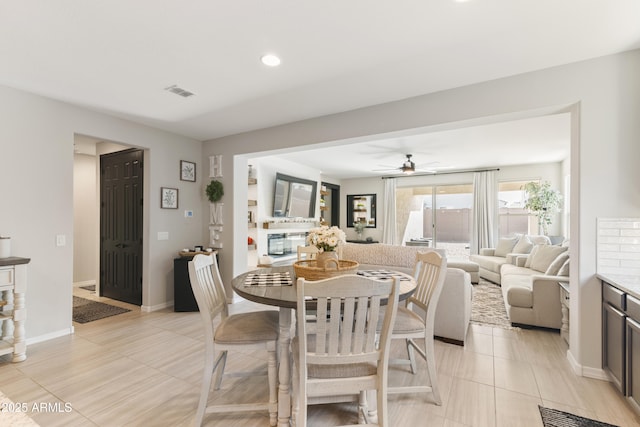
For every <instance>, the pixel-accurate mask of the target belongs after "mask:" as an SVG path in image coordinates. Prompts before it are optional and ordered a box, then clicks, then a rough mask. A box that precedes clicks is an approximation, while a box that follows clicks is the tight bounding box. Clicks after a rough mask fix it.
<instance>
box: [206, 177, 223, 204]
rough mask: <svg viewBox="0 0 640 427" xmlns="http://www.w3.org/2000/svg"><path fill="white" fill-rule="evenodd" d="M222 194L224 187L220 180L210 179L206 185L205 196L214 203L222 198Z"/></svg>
mask: <svg viewBox="0 0 640 427" xmlns="http://www.w3.org/2000/svg"><path fill="white" fill-rule="evenodd" d="M222 196H224V188H223V187H222V182H220V181H216V180H215V179H214V180H212V181H211V182H210V183H209V185H207V198H208V199H209V201H210V202H212V203H215V202H217V201H218V200H220V199H222Z"/></svg>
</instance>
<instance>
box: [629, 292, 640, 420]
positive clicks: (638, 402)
mask: <svg viewBox="0 0 640 427" xmlns="http://www.w3.org/2000/svg"><path fill="white" fill-rule="evenodd" d="M626 338H627V354H626V356H627V364H626V370H627V375H626V380H627V384H626V389H627V397H628V400H629V402H631V403H632V404H633V406H634V407H635V409H636V411H640V300H639V299H637V298H634V297H633V296H631V295H627V336H626Z"/></svg>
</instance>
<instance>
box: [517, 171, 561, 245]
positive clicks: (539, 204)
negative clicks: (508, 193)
mask: <svg viewBox="0 0 640 427" xmlns="http://www.w3.org/2000/svg"><path fill="white" fill-rule="evenodd" d="M523 189H524V191H525V192H526V193H527V200H526V201H525V203H524V207H525V208H527V209H528V210H529V212H531V213H533V214H535V215H537V216H538V225H539V226H540V227H541V228H542V232H543V234H544V235H547V230H548V227H549V225H551V223H552V222H553V217H554V215H555V214H556V213H557V212H558V211H559V210H560V203H561V202H562V195H561V194H560V192H559V191H558V190H554V189H552V188H551V183H549V181H544V182H542V183H540V182H536V181H532V182H528V183H526V184H525V185H524V187H523Z"/></svg>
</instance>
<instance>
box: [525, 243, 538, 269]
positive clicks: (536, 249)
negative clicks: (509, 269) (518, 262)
mask: <svg viewBox="0 0 640 427" xmlns="http://www.w3.org/2000/svg"><path fill="white" fill-rule="evenodd" d="M540 246H541V245H535V246H534V247H533V249H531V252H529V256H528V257H527V260H526V261H525V262H524V266H525V268H531V261H533V257H535V256H536V252H538V249H539V248H540Z"/></svg>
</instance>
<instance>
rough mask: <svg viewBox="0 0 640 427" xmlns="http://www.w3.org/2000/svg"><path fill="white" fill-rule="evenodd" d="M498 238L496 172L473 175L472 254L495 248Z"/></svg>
mask: <svg viewBox="0 0 640 427" xmlns="http://www.w3.org/2000/svg"><path fill="white" fill-rule="evenodd" d="M497 236H498V182H497V180H496V173H495V171H486V172H476V173H474V175H473V227H472V229H471V248H470V251H471V254H477V253H479V252H480V248H493V247H495V242H496V239H497Z"/></svg>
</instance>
